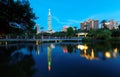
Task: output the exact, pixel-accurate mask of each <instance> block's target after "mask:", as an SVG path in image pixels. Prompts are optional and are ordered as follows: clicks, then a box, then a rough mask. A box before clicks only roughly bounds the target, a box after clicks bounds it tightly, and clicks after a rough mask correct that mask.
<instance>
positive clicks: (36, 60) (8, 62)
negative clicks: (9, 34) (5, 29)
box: [0, 43, 120, 77]
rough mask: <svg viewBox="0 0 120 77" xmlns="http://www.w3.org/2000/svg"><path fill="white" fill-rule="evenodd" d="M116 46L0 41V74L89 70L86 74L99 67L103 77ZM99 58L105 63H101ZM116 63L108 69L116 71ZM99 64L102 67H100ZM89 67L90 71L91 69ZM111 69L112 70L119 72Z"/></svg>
mask: <svg viewBox="0 0 120 77" xmlns="http://www.w3.org/2000/svg"><path fill="white" fill-rule="evenodd" d="M119 50H120V44H112V43H91V44H87V43H82V44H81V43H76V44H74V43H71V44H64V43H60V44H48V43H47V44H40V45H36V44H22V45H21V44H15V45H9V44H8V45H7V46H6V45H5V46H4V45H0V61H1V63H0V68H1V69H0V71H3V72H2V73H1V74H0V77H71V76H72V75H76V76H77V75H78V77H88V76H85V75H89V74H90V77H98V75H95V73H96V71H97V74H99V73H101V71H103V72H102V73H101V74H103V75H102V76H101V77H103V76H104V74H105V73H107V74H108V72H106V71H105V70H106V69H107V68H105V67H107V65H109V66H110V65H111V66H113V65H114V63H113V64H110V63H112V62H114V61H113V60H112V61H108V60H111V59H116V58H117V59H118V57H119V54H120V51H119ZM90 60H92V61H90ZM100 60H101V61H100ZM106 60H107V61H106ZM102 61H103V62H108V63H106V65H105V64H104V63H103V62H102ZM118 61H119V59H118ZM118 61H117V62H118ZM92 62H94V63H95V64H94V63H92ZM97 62H98V63H97ZM117 62H116V65H117ZM116 65H114V66H113V68H112V69H111V70H114V71H115V72H116V69H115V68H116V67H117V66H116ZM118 65H119V63H118ZM99 66H100V67H99ZM102 66H103V68H101V67H102ZM111 66H110V67H111ZM36 67H37V69H38V70H37V69H36ZM86 67H88V68H86ZM94 67H96V69H94ZM114 67H115V68H114ZM104 68H105V70H104ZM108 68H109V67H108ZM51 69H52V70H51ZM92 69H94V70H93V71H94V72H91V70H92ZM107 70H110V68H109V69H107ZM111 70H110V71H111ZM117 70H120V68H118V69H117ZM48 71H49V72H48ZM74 71H75V72H74ZM36 72H37V75H36ZM78 72H79V73H78ZM104 72H105V73H104ZM112 72H113V71H112ZM115 72H114V74H117V75H119V73H115ZM86 73H87V74H86ZM91 73H92V74H91ZM34 74H35V75H34ZM83 74H84V75H83ZM49 75H50V76H49ZM94 75H95V76H94ZM105 75H106V74H105ZM119 76H120V75H119ZM104 77H109V76H108V75H106V76H104ZM112 77H114V76H112ZM115 77H116V76H115Z"/></svg>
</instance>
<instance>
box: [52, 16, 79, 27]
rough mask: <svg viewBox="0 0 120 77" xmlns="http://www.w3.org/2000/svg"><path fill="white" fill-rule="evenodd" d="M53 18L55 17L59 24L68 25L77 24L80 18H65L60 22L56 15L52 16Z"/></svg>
mask: <svg viewBox="0 0 120 77" xmlns="http://www.w3.org/2000/svg"><path fill="white" fill-rule="evenodd" d="M53 19H55V20H56V21H57V23H59V24H61V25H70V26H72V25H78V24H80V20H74V19H67V20H66V21H65V22H62V21H61V20H60V19H59V18H57V17H56V16H53Z"/></svg>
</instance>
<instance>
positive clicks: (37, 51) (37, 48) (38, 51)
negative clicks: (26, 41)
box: [36, 45, 40, 55]
mask: <svg viewBox="0 0 120 77" xmlns="http://www.w3.org/2000/svg"><path fill="white" fill-rule="evenodd" d="M36 54H37V55H39V54H40V50H39V46H38V45H36Z"/></svg>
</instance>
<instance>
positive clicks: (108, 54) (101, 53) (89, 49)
mask: <svg viewBox="0 0 120 77" xmlns="http://www.w3.org/2000/svg"><path fill="white" fill-rule="evenodd" d="M93 45H94V46H93ZM98 46H99V47H100V48H99V47H98ZM109 46H110V45H109ZM77 48H78V49H79V50H80V51H81V52H80V56H81V57H84V58H86V59H88V60H94V59H95V60H98V59H107V58H116V57H117V56H118V54H119V52H118V48H112V47H111V48H109V47H107V46H106V44H105V45H104V44H102V49H101V46H100V44H88V45H86V44H83V45H82V44H81V45H77Z"/></svg>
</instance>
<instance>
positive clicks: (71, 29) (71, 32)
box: [67, 27, 74, 37]
mask: <svg viewBox="0 0 120 77" xmlns="http://www.w3.org/2000/svg"><path fill="white" fill-rule="evenodd" d="M67 36H68V37H72V36H74V30H73V28H72V27H69V28H68V29H67Z"/></svg>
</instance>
